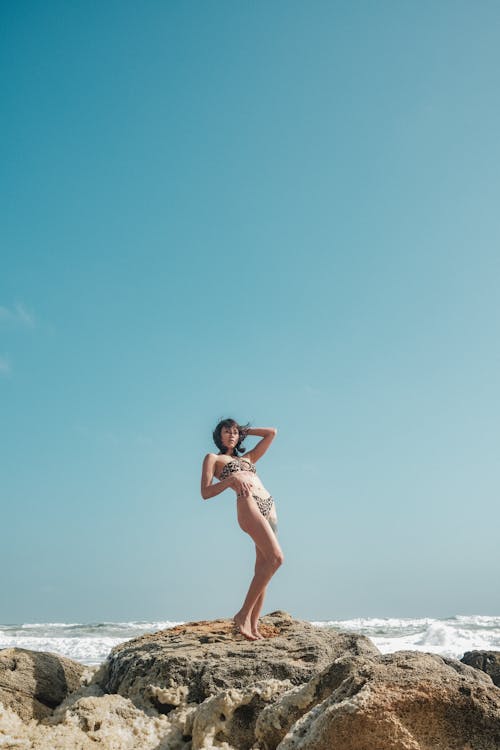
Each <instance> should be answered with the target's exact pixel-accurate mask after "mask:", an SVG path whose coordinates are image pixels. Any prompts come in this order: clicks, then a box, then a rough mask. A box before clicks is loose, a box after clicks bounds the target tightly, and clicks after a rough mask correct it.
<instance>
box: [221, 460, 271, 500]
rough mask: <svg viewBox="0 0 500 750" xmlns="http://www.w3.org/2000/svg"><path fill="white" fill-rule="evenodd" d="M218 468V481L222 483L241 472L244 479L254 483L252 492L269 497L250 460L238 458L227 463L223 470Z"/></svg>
mask: <svg viewBox="0 0 500 750" xmlns="http://www.w3.org/2000/svg"><path fill="white" fill-rule="evenodd" d="M218 468H219V471H220V473H219V476H218V477H217V479H219V480H220V481H223V480H224V479H227V478H228V476H230V475H231V474H234V473H235V472H241V473H243V474H244V475H245V477H244V478H245V479H246V480H247V481H249V482H251V483H252V487H253V490H252V492H253V493H254V494H256V495H258V496H259V497H262V498H264V497H268V496H269V494H270V493H269V492H268V491H267V490H266V488H265V487H264V485H263V484H262V482H261V481H260V479H259V477H258V475H257V470H256V468H255V464H253V463H252V462H251V461H250V460H249V459H248V458H245V457H244V456H241V457H240V456H238V457H237V458H232V459H231V460H230V461H225V462H224V465H223V466H222V468H220V467H218ZM216 476H217V475H216Z"/></svg>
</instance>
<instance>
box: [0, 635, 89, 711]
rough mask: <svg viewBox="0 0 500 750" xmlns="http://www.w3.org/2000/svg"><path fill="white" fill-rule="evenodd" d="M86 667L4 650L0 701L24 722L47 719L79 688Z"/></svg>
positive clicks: (47, 655) (42, 655) (60, 658)
mask: <svg viewBox="0 0 500 750" xmlns="http://www.w3.org/2000/svg"><path fill="white" fill-rule="evenodd" d="M85 671H86V667H84V666H83V665H82V664H78V662H76V661H73V660H72V659H67V658H66V657H64V656H59V655H58V654H51V653H48V652H44V651H29V650H28V649H24V648H5V649H2V650H1V651H0V702H1V703H3V704H4V706H6V707H8V708H12V709H13V710H14V711H15V712H16V713H17V714H18V715H19V716H20V717H21V719H23V720H24V721H26V720H29V719H38V720H39V719H43V718H44V717H46V716H49V715H50V714H51V713H52V711H53V709H54V708H55V707H56V706H58V705H59V704H60V703H61V702H62V701H63V700H64V699H65V698H66V696H67V695H68V694H69V693H71V692H72V691H73V690H77V689H78V688H79V687H80V683H81V679H82V676H83V674H84V673H85Z"/></svg>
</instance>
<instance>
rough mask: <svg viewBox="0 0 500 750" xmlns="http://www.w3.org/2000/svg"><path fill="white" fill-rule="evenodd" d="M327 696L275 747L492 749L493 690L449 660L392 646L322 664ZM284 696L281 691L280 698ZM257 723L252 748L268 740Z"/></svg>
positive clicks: (496, 734)
mask: <svg viewBox="0 0 500 750" xmlns="http://www.w3.org/2000/svg"><path fill="white" fill-rule="evenodd" d="M338 671H340V674H339V678H340V677H342V678H343V679H342V680H341V681H340V684H339V685H338V687H337V688H336V689H334V690H333V692H332V694H331V695H330V697H328V698H326V699H325V700H323V701H322V702H321V703H319V704H317V705H316V706H315V707H314V708H311V709H310V710H309V711H308V712H307V713H305V714H304V715H303V717H302V718H301V719H299V720H298V721H296V722H295V723H294V724H293V726H291V728H290V731H289V732H288V734H286V736H285V737H284V739H283V740H282V741H281V742H280V743H279V744H278V746H277V747H278V748H279V750H332V748H335V750H498V749H499V748H500V690H499V689H498V688H497V687H495V685H493V683H492V681H491V679H490V678H489V677H488V676H487V675H485V674H482V673H481V672H479V671H477V670H474V669H473V668H471V667H467V666H465V665H463V664H461V663H460V662H459V661H455V660H454V659H442V658H441V657H439V656H436V655H434V654H422V653H417V652H412V651H399V652H396V653H394V654H388V655H385V656H381V657H378V658H375V659H373V660H371V661H366V660H364V659H361V658H359V657H354V658H353V657H349V656H347V657H344V658H341V659H339V660H337V661H336V662H335V663H334V664H332V665H331V667H330V668H329V672H330V673H331V674H330V677H329V679H330V680H331V681H332V684H334V683H335V675H336V673H337V672H338ZM285 699H286V695H285V696H284V697H283V698H282V700H285ZM263 729H264V727H263V726H261V727H260V731H261V743H260V747H262V748H265V750H270V748H274V747H276V745H274V740H273V738H272V737H270V738H269V739H270V741H267V739H266V736H265V732H264V731H263Z"/></svg>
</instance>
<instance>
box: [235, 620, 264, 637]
mask: <svg viewBox="0 0 500 750" xmlns="http://www.w3.org/2000/svg"><path fill="white" fill-rule="evenodd" d="M233 622H234V625H235V627H236V628H237V630H238V631H239V632H240V633H241V635H243V636H245V638H246V639H247V640H249V641H256V640H257V638H258V636H256V635H254V634H253V633H252V628H251V626H250V622H249V621H248V620H242V619H241V618H240V617H239V616H238V615H235V616H234V617H233Z"/></svg>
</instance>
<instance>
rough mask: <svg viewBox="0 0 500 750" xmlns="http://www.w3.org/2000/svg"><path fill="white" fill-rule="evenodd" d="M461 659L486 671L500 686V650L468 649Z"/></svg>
mask: <svg viewBox="0 0 500 750" xmlns="http://www.w3.org/2000/svg"><path fill="white" fill-rule="evenodd" d="M460 661H462V662H463V663H464V664H468V665H469V666H470V667H475V668H476V669H480V670H482V671H483V672H486V674H489V676H490V677H491V679H492V680H493V682H494V683H495V685H497V687H500V651H466V652H465V654H464V655H463V656H462V658H461V659H460Z"/></svg>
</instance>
